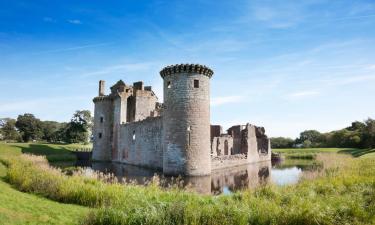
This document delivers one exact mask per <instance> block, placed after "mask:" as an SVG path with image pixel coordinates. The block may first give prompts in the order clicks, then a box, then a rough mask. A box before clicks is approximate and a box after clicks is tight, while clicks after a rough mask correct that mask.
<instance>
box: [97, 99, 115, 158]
mask: <svg viewBox="0 0 375 225" xmlns="http://www.w3.org/2000/svg"><path fill="white" fill-rule="evenodd" d="M94 102H95V109H94V127H93V137H94V144H93V153H92V158H93V159H94V160H100V161H109V160H111V158H112V156H111V155H112V152H111V151H112V132H113V130H112V129H113V127H112V125H113V107H112V100H111V99H110V98H109V97H108V96H106V97H98V98H97V99H96V100H95V99H94Z"/></svg>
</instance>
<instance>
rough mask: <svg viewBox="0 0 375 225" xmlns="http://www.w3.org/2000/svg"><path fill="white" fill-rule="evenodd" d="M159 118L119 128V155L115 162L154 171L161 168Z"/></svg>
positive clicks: (161, 154)
mask: <svg viewBox="0 0 375 225" xmlns="http://www.w3.org/2000/svg"><path fill="white" fill-rule="evenodd" d="M162 132H163V124H162V118H161V117H149V118H147V119H145V120H142V121H137V122H132V123H126V124H122V125H121V126H120V142H119V155H118V157H117V158H116V159H115V161H118V162H123V163H128V164H131V165H138V166H144V167H150V168H156V169H162V166H163V145H162Z"/></svg>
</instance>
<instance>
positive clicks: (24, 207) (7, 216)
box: [0, 143, 89, 225]
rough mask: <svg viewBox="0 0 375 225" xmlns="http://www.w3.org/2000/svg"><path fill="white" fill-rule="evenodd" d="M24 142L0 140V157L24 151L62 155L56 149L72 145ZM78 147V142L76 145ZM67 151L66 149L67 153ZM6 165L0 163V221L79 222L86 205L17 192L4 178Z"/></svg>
mask: <svg viewBox="0 0 375 225" xmlns="http://www.w3.org/2000/svg"><path fill="white" fill-rule="evenodd" d="M41 145H42V146H44V147H42V148H39V147H38V146H40V144H24V143H21V144H20V143H13V144H7V143H0V159H3V160H4V159H6V158H10V157H17V156H20V155H21V154H22V152H25V153H35V154H38V153H39V154H41V155H43V154H47V155H65V154H66V152H64V151H62V152H60V151H59V149H61V150H64V149H65V147H68V148H69V147H71V148H73V147H76V146H74V145H73V146H72V145H44V144H41ZM77 147H78V146H77ZM69 154H70V153H69ZM6 174H7V167H6V166H4V165H3V164H2V163H0V224H2V225H3V224H4V225H11V224H38V225H39V224H62V225H63V224H64V225H65V224H81V222H82V218H85V217H86V216H87V214H88V212H89V208H87V207H82V206H78V205H71V204H62V203H59V202H56V201H52V200H49V199H46V198H43V197H40V196H37V195H34V194H28V193H23V192H20V191H18V190H16V189H14V188H13V186H11V185H10V184H9V183H7V180H6V177H5V176H6Z"/></svg>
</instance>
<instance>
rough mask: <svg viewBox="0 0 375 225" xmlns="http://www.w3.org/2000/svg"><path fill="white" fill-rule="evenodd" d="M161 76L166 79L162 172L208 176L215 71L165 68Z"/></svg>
mask: <svg viewBox="0 0 375 225" xmlns="http://www.w3.org/2000/svg"><path fill="white" fill-rule="evenodd" d="M160 75H161V77H162V78H163V79H164V109H163V130H164V135H163V136H164V143H163V145H164V147H163V148H164V151H163V172H164V173H165V174H171V175H178V174H183V175H187V176H202V175H208V174H210V173H211V150H210V78H211V76H212V75H213V71H212V70H211V69H210V68H208V67H206V66H202V65H197V64H179V65H173V66H168V67H165V68H164V69H163V70H161V71H160Z"/></svg>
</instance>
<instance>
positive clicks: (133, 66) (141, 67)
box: [80, 62, 155, 77]
mask: <svg viewBox="0 0 375 225" xmlns="http://www.w3.org/2000/svg"><path fill="white" fill-rule="evenodd" d="M154 65H155V63H154V62H144V63H124V64H117V65H109V66H104V67H102V68H100V69H97V70H95V71H90V72H85V73H82V74H81V75H80V76H82V77H89V76H97V75H106V74H111V73H119V72H135V71H145V70H149V69H150V68H151V67H152V66H154Z"/></svg>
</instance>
